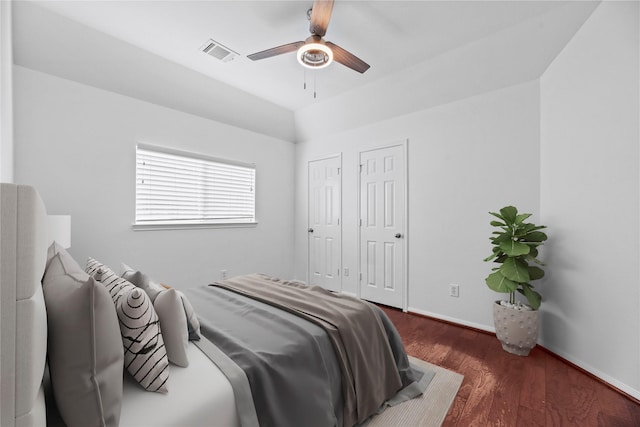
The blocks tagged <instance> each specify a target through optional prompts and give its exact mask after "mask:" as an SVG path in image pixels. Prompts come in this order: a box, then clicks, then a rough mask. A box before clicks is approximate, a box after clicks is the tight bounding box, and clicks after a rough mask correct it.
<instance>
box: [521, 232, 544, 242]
mask: <svg viewBox="0 0 640 427" xmlns="http://www.w3.org/2000/svg"><path fill="white" fill-rule="evenodd" d="M524 238H525V240H526V241H527V242H539V243H541V242H544V241H545V240H547V235H546V234H544V233H543V232H542V231H532V232H530V233H527V234H526V235H525V236H524Z"/></svg>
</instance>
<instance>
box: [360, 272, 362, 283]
mask: <svg viewBox="0 0 640 427" xmlns="http://www.w3.org/2000/svg"><path fill="white" fill-rule="evenodd" d="M360 281H361V282H362V273H360Z"/></svg>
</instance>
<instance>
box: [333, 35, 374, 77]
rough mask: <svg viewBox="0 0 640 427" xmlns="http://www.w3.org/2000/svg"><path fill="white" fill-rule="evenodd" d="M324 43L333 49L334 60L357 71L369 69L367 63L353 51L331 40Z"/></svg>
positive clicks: (361, 71)
mask: <svg viewBox="0 0 640 427" xmlns="http://www.w3.org/2000/svg"><path fill="white" fill-rule="evenodd" d="M326 45H327V46H329V49H331V50H332V51H333V60H334V61H336V62H339V63H341V64H342V65H344V66H345V67H349V68H351V69H352V70H355V71H357V72H359V73H364V72H365V71H367V70H368V69H369V64H367V63H366V62H364V61H363V60H362V59H360V58H358V57H357V56H355V55H354V54H353V53H351V52H347V51H346V50H344V49H343V48H341V47H340V46H338V45H336V44H334V43H331V42H326Z"/></svg>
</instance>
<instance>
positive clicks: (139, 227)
mask: <svg viewBox="0 0 640 427" xmlns="http://www.w3.org/2000/svg"><path fill="white" fill-rule="evenodd" d="M257 225H258V222H226V223H216V222H212V223H197V224H162V223H159V224H132V225H131V228H132V229H133V231H156V230H191V229H194V230H195V229H202V228H255V227H256V226H257Z"/></svg>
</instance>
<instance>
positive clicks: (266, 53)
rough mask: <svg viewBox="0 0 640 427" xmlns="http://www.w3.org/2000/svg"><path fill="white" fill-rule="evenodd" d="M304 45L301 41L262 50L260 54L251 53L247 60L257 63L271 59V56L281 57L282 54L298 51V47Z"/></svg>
mask: <svg viewBox="0 0 640 427" xmlns="http://www.w3.org/2000/svg"><path fill="white" fill-rule="evenodd" d="M303 44H304V42H303V41H300V42H293V43H289V44H283V45H282V46H278V47H272V48H271V49H267V50H263V51H261V52H256V53H252V54H251V55H247V58H249V59H251V60H252V61H257V60H259V59H265V58H271V57H272V56H277V55H282V54H283V53H289V52H293V51H295V50H298V48H299V47H300V46H302V45H303Z"/></svg>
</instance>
